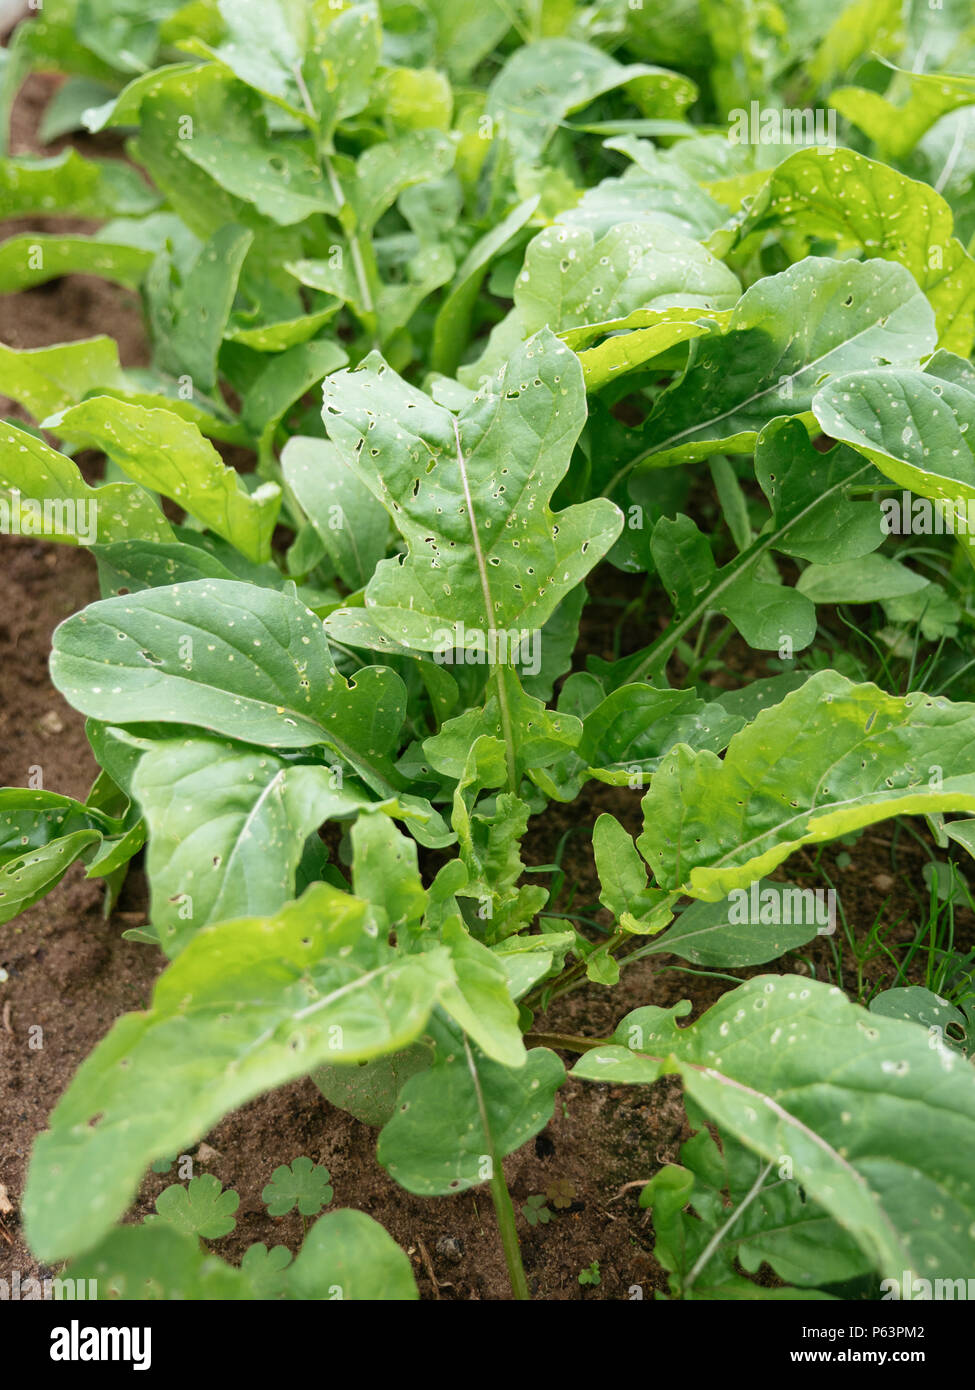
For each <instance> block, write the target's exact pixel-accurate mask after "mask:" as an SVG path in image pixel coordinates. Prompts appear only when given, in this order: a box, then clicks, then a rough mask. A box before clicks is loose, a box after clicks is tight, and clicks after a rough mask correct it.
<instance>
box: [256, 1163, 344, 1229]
mask: <svg viewBox="0 0 975 1390" xmlns="http://www.w3.org/2000/svg"><path fill="white" fill-rule="evenodd" d="M329 1176H330V1175H329V1171H328V1169H327V1168H322V1167H321V1166H320V1165H319V1164H317V1163H312V1161H311V1159H310V1158H304V1157H302V1158H296V1159H295V1161H294V1163H292V1164H291V1166H290V1168H289V1167H288V1165H287V1163H282V1164H281V1166H280V1168H275V1170H274V1172H273V1173H272V1174H271V1181H270V1182H269V1183H268V1185H267V1187H265V1189H264V1191H263V1192H262V1193H261V1201H262V1202H263V1203H264V1205H265V1206H266V1207H267V1210H268V1215H269V1216H285V1215H286V1214H287V1213H288V1212H289V1211H291V1209H292V1207H297V1208H298V1210H299V1211H300V1212H301V1214H302V1216H317V1215H318V1213H319V1212H320V1211H321V1209H322V1207H327V1206H328V1204H329V1202H330V1201H331V1200H332V1198H333V1196H334V1195H335V1194H334V1192H333V1191H332V1188H331V1187H330V1186H329V1181H328V1180H329Z"/></svg>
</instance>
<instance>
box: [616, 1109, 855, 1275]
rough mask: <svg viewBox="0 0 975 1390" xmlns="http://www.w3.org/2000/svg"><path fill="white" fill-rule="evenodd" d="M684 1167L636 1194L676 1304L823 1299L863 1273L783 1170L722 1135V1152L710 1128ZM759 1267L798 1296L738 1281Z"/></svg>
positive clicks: (693, 1143) (846, 1243) (687, 1149)
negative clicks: (821, 1288)
mask: <svg viewBox="0 0 975 1390" xmlns="http://www.w3.org/2000/svg"><path fill="white" fill-rule="evenodd" d="M680 1158H681V1163H682V1165H683V1166H680V1167H679V1166H677V1165H675V1164H668V1165H667V1166H666V1167H664V1168H662V1169H661V1170H660V1171H659V1173H657V1174H656V1175H655V1176H654V1177H653V1178H652V1179H651V1180H650V1182H649V1183H648V1184H647V1185H646V1187H644V1189H643V1191H642V1192H641V1193H640V1206H641V1207H644V1208H648V1209H649V1210H651V1211H652V1212H653V1224H654V1236H655V1240H654V1253H655V1255H656V1257H657V1259H658V1260H659V1261H660V1262H661V1263H662V1264H663V1265H664V1267H665V1268H666V1269H668V1270H669V1271H670V1272H671V1278H670V1288H671V1292H672V1293H673V1294H674V1295H675V1296H677V1297H684V1298H694V1299H695V1300H701V1299H736V1298H741V1299H748V1300H752V1299H766V1298H769V1299H794V1298H803V1299H813V1298H817V1297H818V1298H828V1297H830V1295H828V1294H825V1293H823V1294H819V1293H817V1292H816V1291H815V1290H813V1289H812V1288H811V1287H810V1286H811V1285H813V1284H831V1283H841V1282H844V1281H846V1280H849V1279H853V1278H856V1277H858V1276H860V1275H863V1274H867V1273H869V1270H870V1263H869V1261H868V1260H867V1259H866V1258H865V1257H864V1255H863V1253H862V1251H861V1250H860V1249H859V1248H858V1246H857V1244H856V1242H855V1241H854V1240H852V1239H851V1238H850V1236H848V1235H847V1234H846V1232H845V1231H842V1230H841V1229H840V1228H839V1227H838V1226H837V1225H836V1223H835V1222H834V1221H832V1220H831V1219H830V1218H829V1216H828V1215H827V1213H826V1212H825V1211H824V1210H823V1208H822V1207H820V1206H818V1205H817V1204H816V1203H815V1202H811V1201H809V1200H808V1199H807V1198H806V1196H805V1193H804V1191H803V1189H802V1188H801V1187H800V1186H799V1184H798V1182H796V1180H795V1179H794V1178H790V1177H784V1178H783V1177H780V1176H779V1173H780V1171H782V1170H783V1169H785V1167H786V1165H784V1164H782V1163H781V1160H780V1164H779V1168H775V1167H774V1166H773V1167H772V1169H771V1171H770V1172H768V1171H766V1165H764V1164H763V1163H762V1161H761V1159H759V1158H758V1157H757V1156H756V1155H755V1154H753V1153H751V1152H749V1150H748V1149H746V1148H745V1147H744V1146H743V1145H741V1144H739V1143H737V1142H736V1141H735V1140H734V1139H732V1138H731V1137H730V1136H729V1135H727V1134H722V1135H721V1147H720V1149H719V1147H718V1145H717V1143H716V1142H715V1140H714V1138H713V1137H712V1136H711V1134H710V1133H709V1132H708V1131H707V1130H706V1129H701V1130H699V1131H698V1132H697V1134H695V1135H694V1136H693V1138H691V1139H689V1140H688V1141H687V1142H686V1143H685V1144H683V1145H682V1146H681V1150H680ZM763 1264H767V1265H769V1266H771V1268H772V1269H774V1271H775V1273H776V1274H777V1275H778V1276H779V1278H780V1279H785V1280H788V1281H790V1283H791V1284H793V1285H799V1288H795V1287H790V1288H765V1287H762V1286H761V1285H758V1284H754V1283H750V1282H749V1281H747V1280H745V1279H743V1278H742V1276H741V1274H740V1272H739V1266H740V1268H741V1269H744V1270H746V1271H747V1272H749V1273H752V1274H757V1273H758V1271H759V1269H760V1268H761V1266H762V1265H763Z"/></svg>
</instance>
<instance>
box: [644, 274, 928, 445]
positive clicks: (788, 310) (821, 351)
mask: <svg viewBox="0 0 975 1390" xmlns="http://www.w3.org/2000/svg"><path fill="white" fill-rule="evenodd" d="M934 346H935V334H934V324H933V318H932V314H931V309H930V306H929V305H928V304H927V303H926V302H925V298H924V295H923V294H921V292H920V291H919V290H918V287H917V285H916V284H915V282H914V280H913V279H912V278H911V276H910V275H909V274H908V273H907V272H906V271H905V270H903V269H902V268H901V267H899V266H897V267H895V266H892V265H887V264H885V263H884V262H882V261H876V260H875V261H867V262H863V263H860V262H856V261H833V260H830V259H828V258H827V257H809V258H807V259H806V260H803V261H800V262H799V263H798V264H797V265H793V266H790V267H789V268H788V270H784V271H782V273H781V274H779V275H770V276H767V277H766V278H765V279H763V280H759V281H758V282H757V283H756V284H754V285H752V287H751V288H750V289H748V290H746V291H745V293H744V294H743V295H742V297H741V299H740V300H739V301H738V304H737V305H736V307H735V309H734V311H733V313H732V315H731V319H730V322H729V323H728V325H727V327H726V328H725V329H724V331H716V332H713V333H711V334H709V335H708V336H707V337H706V338H702V339H698V340H697V342H696V351H692V355H691V360H690V362H689V364H688V367H687V370H686V371H685V373H684V374H683V376H682V377H680V378H679V379H678V380H677V381H676V382H675V383H674V384H673V385H672V386H671V387H669V388H668V390H666V391H665V392H664V393H663V395H662V396H660V398H659V399H658V401H657V403H656V405H655V406H654V408H653V410H652V411H651V413H650V416H649V418H648V420H647V423H646V426H645V428H644V443H645V448H644V451H643V453H642V454H641V455H640V456H639V459H638V462H644V461H645V462H646V465H647V466H648V467H666V466H670V465H672V464H675V463H681V462H689V461H691V460H694V459H701V458H707V457H708V455H709V454H712V453H715V452H718V451H722V450H726V451H728V452H732V453H750V452H751V451H752V450H753V449H754V447H755V440H756V438H757V435H758V433H759V431H760V430H761V429H762V428H764V426H765V425H766V424H768V422H769V421H770V420H772V419H773V418H774V417H775V416H777V415H802V414H804V413H805V412H808V410H809V409H810V406H811V403H812V398H813V395H814V394H815V392H816V390H817V389H818V388H819V387H820V386H821V384H822V382H823V380H824V378H826V377H829V376H834V375H841V374H842V373H844V372H849V371H857V370H860V369H862V368H866V367H871V366H875V365H877V364H878V363H883V364H888V363H893V364H895V365H898V366H901V365H903V366H908V367H913V366H916V365H917V364H918V363H919V361H920V359H921V358H922V357H923V356H926V355H927V353H929V352H930V351H932V349H933V348H934Z"/></svg>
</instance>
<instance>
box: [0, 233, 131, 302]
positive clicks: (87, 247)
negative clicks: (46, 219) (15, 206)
mask: <svg viewBox="0 0 975 1390" xmlns="http://www.w3.org/2000/svg"><path fill="white" fill-rule="evenodd" d="M151 264H152V255H151V254H150V252H148V251H144V250H142V249H141V248H140V247H138V246H124V245H116V244H113V243H112V242H109V241H100V240H99V239H98V238H97V237H87V236H63V235H60V234H59V233H56V232H55V233H50V232H33V233H31V232H27V233H25V234H23V235H22V236H12V237H8V238H7V240H6V241H5V242H3V244H2V245H0V294H16V293H18V292H20V291H21V290H29V289H32V288H33V287H34V286H35V285H43V284H46V283H47V281H49V280H57V279H58V278H59V277H60V276H62V275H98V276H100V277H101V278H102V279H103V280H113V281H114V282H115V283H116V284H119V285H125V286H126V287H127V288H128V289H137V288H138V286H139V285H140V284H141V282H142V279H143V276H144V275H145V273H146V271H147V270H148V269H149V266H150V265H151Z"/></svg>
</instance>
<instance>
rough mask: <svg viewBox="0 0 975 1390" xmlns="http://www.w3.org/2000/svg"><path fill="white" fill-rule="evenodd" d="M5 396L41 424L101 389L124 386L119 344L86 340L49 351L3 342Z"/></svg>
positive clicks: (0, 346)
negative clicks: (56, 412) (89, 393)
mask: <svg viewBox="0 0 975 1390" xmlns="http://www.w3.org/2000/svg"><path fill="white" fill-rule="evenodd" d="M0 373H2V379H3V391H4V395H6V396H9V397H10V398H11V399H12V400H15V401H19V402H20V404H21V405H22V406H23V407H24V408H25V409H26V410H28V411H30V413H31V415H33V417H34V419H35V420H36V421H37V422H38V423H40V422H41V421H42V420H44V419H45V418H46V417H47V416H49V415H53V414H54V413H55V411H58V410H65V409H67V407H68V406H71V405H74V403H75V402H76V401H78V400H80V399H81V398H82V397H83V396H85V395H86V394H87V393H88V392H89V391H93V390H96V389H98V388H99V387H101V386H121V385H122V384H123V380H124V378H123V375H122V369H121V367H120V366H119V360H118V344H117V343H116V342H115V341H114V340H113V339H112V338H84V339H82V340H81V341H80V342H77V343H56V344H55V345H54V346H53V347H46V348H24V349H22V350H18V349H16V348H9V347H5V346H4V345H3V344H2V343H0Z"/></svg>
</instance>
